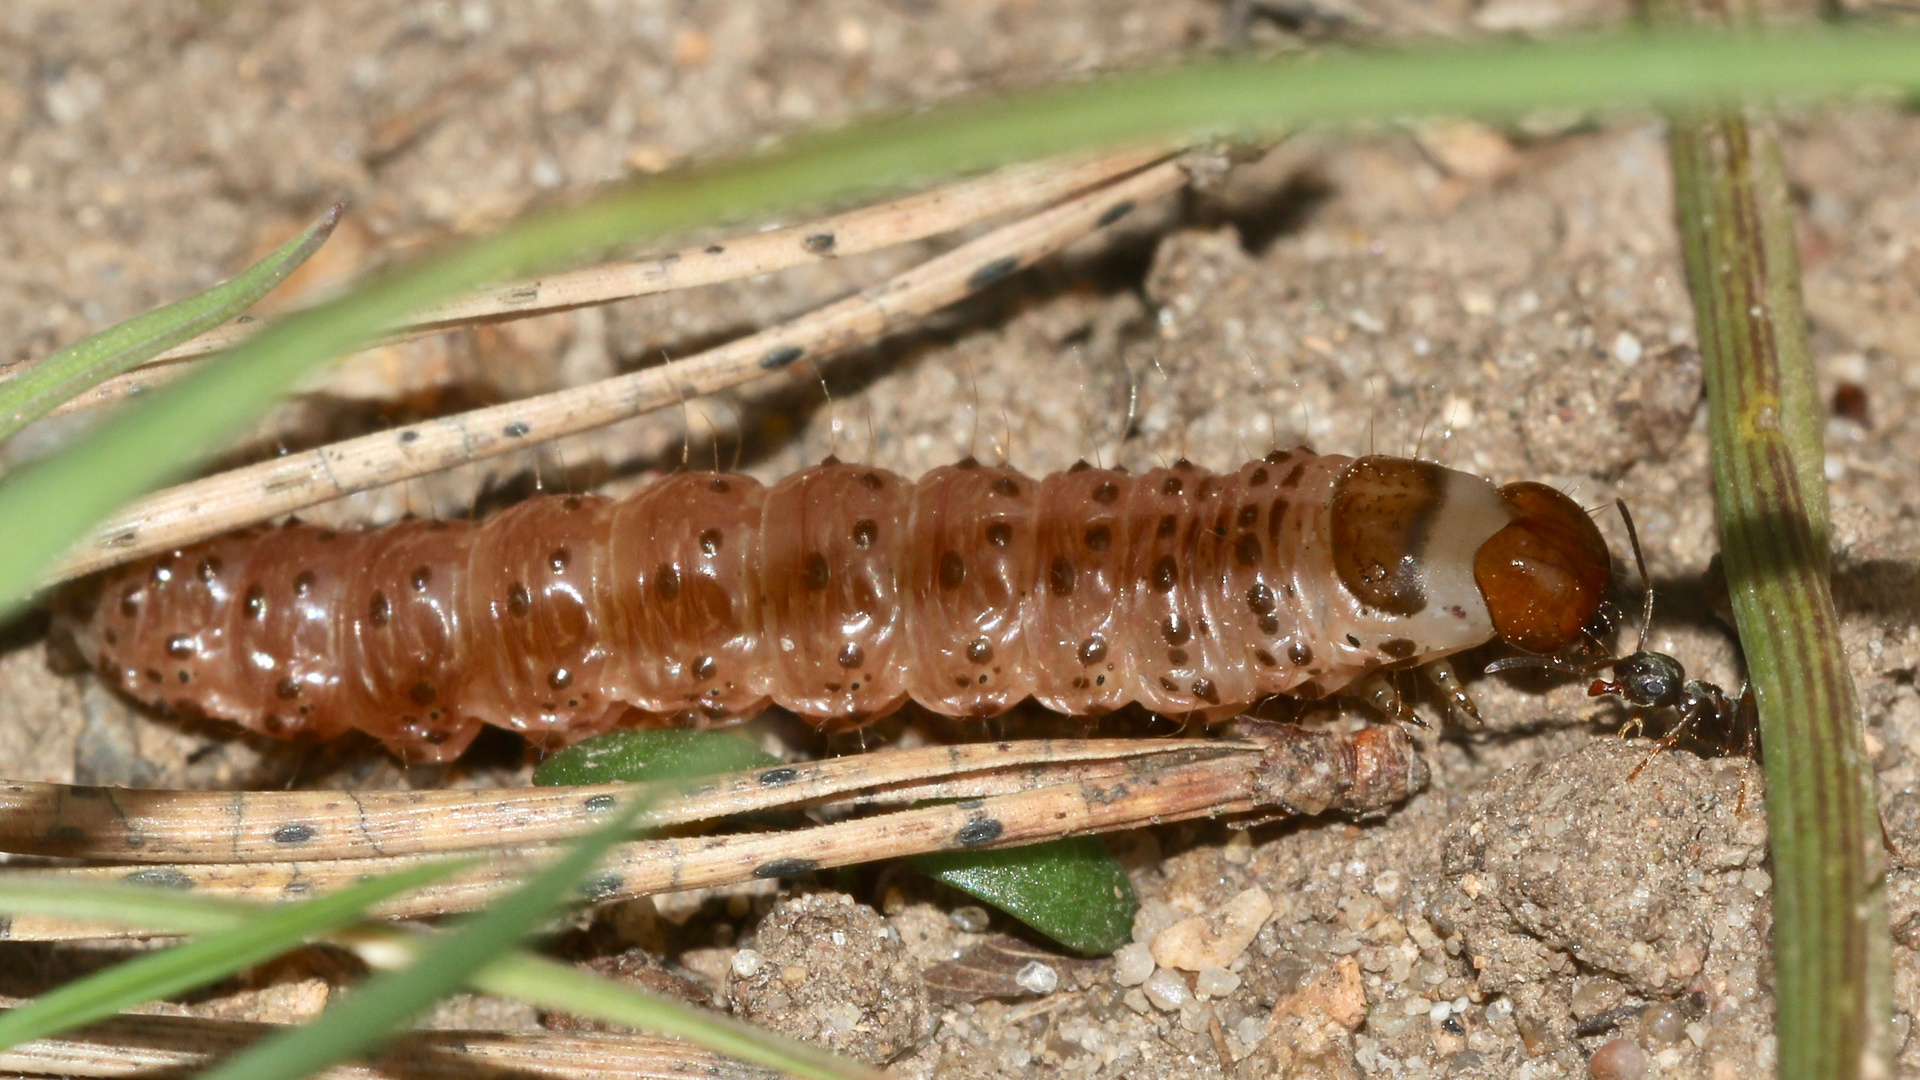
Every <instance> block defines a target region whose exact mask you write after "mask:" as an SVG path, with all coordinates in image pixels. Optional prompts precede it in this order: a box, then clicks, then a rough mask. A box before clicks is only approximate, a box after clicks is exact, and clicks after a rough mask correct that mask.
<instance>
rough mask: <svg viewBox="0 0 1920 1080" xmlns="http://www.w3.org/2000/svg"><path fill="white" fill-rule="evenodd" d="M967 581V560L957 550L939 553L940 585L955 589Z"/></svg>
mask: <svg viewBox="0 0 1920 1080" xmlns="http://www.w3.org/2000/svg"><path fill="white" fill-rule="evenodd" d="M966 583H967V561H966V560H965V559H963V558H961V557H960V553H959V552H957V551H947V552H942V553H941V555H940V587H941V588H943V589H957V588H959V587H960V586H962V585H964V584H966Z"/></svg>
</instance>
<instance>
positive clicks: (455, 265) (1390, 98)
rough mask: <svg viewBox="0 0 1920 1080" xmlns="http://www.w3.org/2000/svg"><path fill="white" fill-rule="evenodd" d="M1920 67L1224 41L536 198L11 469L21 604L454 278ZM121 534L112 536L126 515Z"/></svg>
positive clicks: (1723, 39)
mask: <svg viewBox="0 0 1920 1080" xmlns="http://www.w3.org/2000/svg"><path fill="white" fill-rule="evenodd" d="M1873 85H1882V86H1890V87H1903V88H1914V87H1917V86H1920V33H1917V32H1915V31H1912V30H1881V29H1878V28H1874V29H1858V28H1842V29H1825V28H1823V29H1803V30H1799V31H1796V32H1794V33H1791V34H1775V35H1757V34H1745V35H1732V34H1725V33H1709V32H1699V31H1669V32H1662V33H1657V34H1634V35H1613V36H1604V37H1595V38H1583V39H1575V40H1569V41H1563V42H1556V43H1542V44H1528V43H1512V42H1495V43H1489V44H1477V45H1471V46H1451V45H1450V46H1444V47H1438V48H1432V49H1428V50H1425V51H1418V52H1399V53H1386V52H1373V53H1354V54H1346V55H1335V56H1316V57H1314V58H1312V59H1311V60H1309V61H1299V60H1295V59H1291V58H1289V59H1286V60H1282V61H1214V62H1209V63H1200V64H1193V65H1189V66H1186V67H1181V68H1175V69H1172V70H1167V71H1160V72H1153V73H1146V74H1129V75H1122V76H1117V77H1112V78H1106V79H1098V80H1092V81H1088V82H1085V83H1077V84H1074V85H1071V86H1065V87H1054V88H1048V89H1043V90H1038V91H1032V92H1028V93H1024V94H1016V95H1011V96H1008V97H1006V98H1002V99H998V100H995V101H988V102H979V101H976V102H969V103H965V104H961V105H957V106H950V107H947V108H943V109H935V110H931V111H929V112H925V113H920V114H916V115H913V116H904V117H895V118H891V119H887V120H882V121H877V122H869V123H863V124H854V125H850V126H848V127H846V128H843V129H841V130H838V131H834V132H830V133H827V134H823V135H816V136H812V137H807V138H799V139H795V140H793V141H792V142H790V143H789V144H788V145H787V147H786V148H785V149H784V150H781V151H778V152H775V153H772V154H768V155H765V156H761V157H757V158H748V159H745V160H736V161H733V162H728V163H723V164H721V165H719V166H716V167H712V168H706V169H700V170H696V171H690V172H687V173H683V174H680V175H677V176H671V177H658V178H653V179H652V180H650V181H648V182H645V183H641V184H638V185H635V186H633V187H630V188H628V189H626V190H624V191H621V192H617V193H615V194H613V195H611V196H609V197H605V198H601V199H598V200H595V201H592V202H589V203H586V204H584V205H581V206H579V207H576V208H572V209H568V210H562V211H557V212H554V213H550V214H547V215H544V216H540V217H536V218H534V219H532V220H529V221H527V222H524V223H522V224H520V225H518V226H515V227H513V228H511V229H508V230H506V231H505V232H503V233H500V234H499V235H497V236H494V237H492V238H489V239H486V240H481V241H478V242H475V243H472V244H469V245H467V246H464V247H461V248H458V249H456V250H454V251H452V252H450V253H448V254H446V255H444V256H442V257H440V258H438V259H435V260H432V261H430V262H427V263H425V264H423V265H418V266H413V267H409V268H404V269H401V270H398V271H395V272H393V273H389V274H385V275H381V276H378V277H376V278H375V279H373V280H371V281H369V282H367V283H366V284H365V285H364V286H362V287H361V288H360V289H358V290H356V291H355V292H353V293H352V294H349V295H348V296H345V297H342V298H340V299H338V300H336V301H334V302H332V303H328V304H323V305H320V306H318V307H315V308H312V309H309V310H308V311H305V312H302V313H299V314H296V315H292V316H289V317H288V318H286V319H284V320H282V321H281V322H279V323H277V324H276V325H275V326H274V327H273V328H271V329H269V330H267V331H266V332H264V333H262V334H261V335H260V336H259V337H256V338H254V339H253V340H252V341H251V342H248V343H247V344H245V345H242V346H241V347H239V348H238V349H236V350H234V352H233V353H231V354H229V356H228V357H227V359H226V360H224V361H221V362H219V363H216V364H213V365H210V366H209V367H207V368H206V369H203V370H202V371H200V372H198V373H196V374H195V375H192V376H189V377H187V378H185V379H182V380H181V381H180V382H178V383H175V384H174V385H173V386H171V387H169V388H167V389H166V390H163V391H161V392H159V393H157V394H155V395H154V397H153V399H151V400H149V401H148V402H147V403H145V404H144V405H142V406H138V407H135V408H133V409H130V410H128V411H127V412H126V413H125V414H124V415H123V416H121V417H119V418H117V421H116V422H115V423H113V424H110V425H106V426H104V427H103V428H102V429H101V430H99V431H96V432H94V433H92V434H91V435H90V436H89V437H87V438H86V439H83V440H81V441H80V442H79V443H78V444H76V445H75V446H73V447H72V448H70V449H69V450H68V451H67V452H65V453H63V454H61V455H59V456H58V457H57V458H54V459H51V460H48V461H45V462H41V463H38V464H36V465H33V466H29V467H27V468H25V469H22V470H20V471H19V472H18V473H16V474H14V475H12V476H9V477H7V478H6V480H5V482H4V483H0V521H4V522H7V523H8V524H9V526H10V529H9V535H8V536H7V543H6V544H5V545H3V546H0V617H4V616H5V615H6V614H8V613H10V612H11V611H12V610H13V609H14V608H15V607H17V606H18V605H19V604H20V603H22V602H23V601H24V600H25V599H26V597H27V596H28V595H29V594H30V593H31V592H32V591H33V589H34V588H35V585H36V582H37V581H38V579H39V575H40V574H41V573H42V571H43V569H44V568H45V567H46V566H47V565H48V564H49V563H50V562H51V561H52V560H53V559H54V558H56V557H57V556H58V555H59V554H60V553H61V552H62V551H63V550H65V549H66V548H67V547H68V546H70V545H71V544H73V543H74V542H75V541H77V540H79V539H81V538H82V537H83V536H84V535H85V533H86V531H87V529H88V527H89V526H91V525H92V524H93V523H95V522H97V521H99V520H100V519H101V518H102V517H104V516H105V515H106V514H107V513H108V512H110V511H111V510H112V509H114V508H115V507H116V506H119V505H120V504H122V503H123V502H125V501H126V500H128V499H130V498H132V497H133V496H135V495H137V494H139V493H141V492H143V491H146V490H148V489H150V488H152V487H154V486H156V485H158V484H160V483H162V482H164V481H166V480H168V479H170V478H172V477H174V476H176V475H178V474H179V473H180V472H182V471H183V470H185V469H187V468H188V467H190V466H191V465H192V464H193V463H194V462H197V461H200V460H202V459H203V458H205V457H206V456H207V455H209V454H210V453H212V452H213V451H215V450H216V449H217V448H218V447H220V446H221V445H223V444H224V443H225V442H226V441H227V440H228V439H230V438H231V437H232V436H233V434H234V433H235V432H237V431H238V430H240V428H241V426H242V425H243V424H245V423H246V422H247V421H248V420H250V419H251V418H252V417H254V416H255V415H257V414H258V413H259V412H261V411H262V410H264V409H265V408H266V407H267V406H268V405H269V404H270V403H271V402H272V401H273V400H274V399H275V398H276V397H278V396H279V395H280V394H281V393H282V392H284V390H285V389H286V387H288V386H289V385H291V383H292V382H293V381H294V380H295V379H297V378H298V377H300V376H301V375H303V374H305V373H306V372H307V371H309V370H310V369H312V368H313V367H315V366H317V365H318V364H321V363H323V362H325V361H327V360H329V359H332V358H333V357H336V356H338V355H340V354H341V353H343V352H346V351H347V350H349V349H352V348H354V347H355V346H358V345H360V344H362V343H364V342H367V341H369V340H371V339H372V338H373V337H374V336H376V335H377V334H379V333H380V332H381V331H382V330H383V329H384V328H386V327H388V326H391V325H396V324H398V323H399V322H400V321H401V320H402V319H404V318H405V317H406V316H407V315H408V314H409V313H411V312H414V311H418V310H421V309H423V308H425V307H427V306H428V305H429V304H431V303H433V302H434V301H436V300H439V299H442V298H444V297H447V296H450V295H452V294H453V293H455V292H457V291H459V290H461V289H464V288H470V287H474V286H477V285H480V284H483V283H485V282H488V281H499V280H504V279H507V278H510V277H514V276H518V275H523V274H528V273H533V272H536V271H538V270H541V269H543V268H547V267H550V266H553V265H555V264H557V263H559V262H562V261H564V260H567V259H570V258H578V257H581V256H584V255H589V254H592V253H595V252H599V251H604V250H607V249H608V248H610V247H612V246H614V245H617V244H621V243H626V242H629V241H633V240H637V239H641V238H645V237H651V236H656V235H659V234H660V233H662V232H664V231H666V230H668V229H671V228H677V227H685V226H689V225H693V224H697V223H700V222H707V221H714V220H719V219H723V218H738V217H743V216H747V215H750V214H754V213H761V212H766V211H769V210H773V209H777V208H779V207H783V206H791V205H795V204H800V203H805V202H810V201H818V200H821V199H825V198H829V197H834V196H838V195H843V194H847V193H849V192H851V191H856V190H871V189H874V188H876V187H883V186H897V185H900V184H903V183H906V182H909V181H913V180H924V179H926V178H929V177H931V176H935V175H943V174H951V173H954V172H958V171H963V170H967V169H976V168H983V167H986V166H990V165H996V164H1000V163H1004V162H1007V161H1012V160H1019V159H1023V158H1033V157H1039V156H1044V155H1048V154H1055V153H1059V152H1062V151H1066V150H1070V149H1074V148H1079V147H1088V146H1097V145H1102V144H1109V143H1115V142H1121V141H1125V140H1128V139H1138V138H1164V137H1166V136H1169V135H1182V134H1184V135H1193V136H1199V135H1212V134H1218V133H1221V132H1230V131H1236V130H1242V131H1244V130H1253V129H1259V130H1274V129H1277V128H1283V127H1287V126H1291V125H1295V124H1299V123H1303V122H1308V121H1314V120H1323V121H1337V122H1347V121H1354V120H1361V119H1368V118H1376V117H1391V116H1397V115H1405V114H1418V115H1434V114H1442V113H1478V114H1489V115H1511V114H1515V113H1518V112H1520V111H1523V110H1526V109H1532V108H1542V107H1554V106H1589V105H1647V104H1659V105H1669V104H1681V103H1686V102H1690V101H1702V100H1709V99H1722V98H1724V97H1726V96H1727V95H1729V94H1737V93H1743V92H1744V93H1795V94H1820V93H1832V92H1835V91H1838V90H1841V89H1845V88H1855V87H1862V86H1873ZM102 542H105V543H112V542H113V538H111V537H106V538H103V539H102Z"/></svg>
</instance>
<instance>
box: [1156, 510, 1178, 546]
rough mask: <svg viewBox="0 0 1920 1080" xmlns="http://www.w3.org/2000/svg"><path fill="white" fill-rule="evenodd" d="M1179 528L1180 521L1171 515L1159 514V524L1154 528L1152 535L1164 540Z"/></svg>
mask: <svg viewBox="0 0 1920 1080" xmlns="http://www.w3.org/2000/svg"><path fill="white" fill-rule="evenodd" d="M1179 527H1180V520H1179V519H1178V518H1176V517H1174V516H1173V515H1172V514H1161V515H1160V524H1159V525H1158V526H1156V527H1155V528H1154V530H1153V535H1155V536H1157V537H1159V538H1160V539H1162V540H1164V539H1166V538H1167V537H1169V536H1172V535H1173V533H1174V530H1176V529H1178V528H1179Z"/></svg>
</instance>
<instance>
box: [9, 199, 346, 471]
mask: <svg viewBox="0 0 1920 1080" xmlns="http://www.w3.org/2000/svg"><path fill="white" fill-rule="evenodd" d="M342 209H343V207H342V206H341V205H340V204H338V203H335V204H334V205H333V206H332V207H331V208H329V209H328V210H327V212H326V213H325V214H323V215H321V217H320V220H318V221H316V222H314V223H313V224H312V225H309V226H307V231H306V232H303V233H301V234H300V235H299V236H296V237H294V238H293V239H292V240H289V241H287V242H286V243H285V244H284V245H282V246H281V247H280V249H279V250H277V251H275V252H274V253H273V254H271V255H268V256H267V257H266V258H264V259H261V260H260V261H259V262H257V263H255V264H253V265H252V266H250V267H248V268H247V269H246V270H244V271H242V272H241V273H240V274H239V275H237V276H236V277H234V278H233V279H232V280H230V281H227V282H225V283H223V284H220V285H215V286H214V287H213V288H211V289H208V290H207V291H206V292H203V293H200V294H199V295H197V296H190V297H188V298H187V299H185V300H181V301H178V302H177V303H172V304H168V305H167V306H166V307H163V308H160V309H159V310H157V311H150V312H148V313H147V314H145V315H141V316H139V317H138V318H133V319H128V320H127V321H126V322H123V323H120V324H119V325H117V326H113V327H109V328H108V329H105V330H102V331H100V332H99V333H97V334H95V335H93V336H92V337H89V338H84V339H82V340H80V341H76V342H74V343H73V344H71V345H69V346H67V347H66V348H64V349H61V350H60V351H59V352H57V353H54V354H53V355H52V356H49V357H47V358H45V359H44V360H41V361H40V362H38V363H36V364H33V365H32V366H30V367H28V368H27V369H26V370H24V371H22V372H20V373H19V374H18V375H15V376H14V377H13V378H11V379H8V380H7V381H6V382H3V383H0V442H4V441H5V440H7V439H9V438H11V437H12V436H13V435H14V433H16V432H18V431H19V430H20V429H21V428H23V427H26V426H27V425H28V424H30V423H32V422H34V421H35V420H38V419H39V418H41V417H42V416H45V415H46V414H47V413H49V412H51V411H53V409H54V408H55V407H56V406H58V405H60V403H62V402H64V401H68V400H70V399H72V398H74V397H77V396H79V395H80V394H81V393H82V392H83V391H85V390H87V389H89V388H91V387H93V386H96V385H98V384H100V383H102V382H105V381H106V380H108V379H110V378H112V377H114V376H115V375H118V374H120V373H121V372H123V371H127V370H129V369H131V368H133V367H135V366H136V365H138V364H140V363H142V362H144V361H146V360H148V359H150V358H152V357H155V356H158V355H159V354H161V353H163V352H165V351H167V350H168V349H170V348H172V347H174V346H175V345H178V344H180V343H181V342H183V341H185V340H187V339H188V338H191V337H194V336H196V335H198V334H200V333H203V332H205V331H207V330H211V329H213V328H214V327H216V326H219V325H220V324H221V323H223V322H226V321H227V320H228V319H231V318H233V317H234V316H236V315H239V314H240V313H241V312H243V311H245V310H247V309H248V308H250V307H252V306H253V305H254V302H255V301H257V300H259V299H260V298H261V297H263V296H265V295H267V294H268V293H270V292H272V291H273V289H274V287H275V286H277V285H279V284H280V283H281V282H282V281H285V280H286V279H287V275H288V274H291V273H293V272H294V270H296V269H298V268H299V266H300V264H301V263H304V262H306V261H307V258H308V257H309V256H311V255H312V254H313V253H314V252H316V251H318V250H320V245H321V244H324V243H326V241H327V237H329V236H331V235H333V227H334V226H335V225H337V224H339V222H340V214H341V211H342Z"/></svg>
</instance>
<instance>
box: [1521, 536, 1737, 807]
mask: <svg viewBox="0 0 1920 1080" xmlns="http://www.w3.org/2000/svg"><path fill="white" fill-rule="evenodd" d="M1614 505H1615V507H1617V508H1618V509H1619V511H1620V520H1621V521H1622V522H1624V523H1625V524H1626V527H1627V539H1628V541H1629V542H1630V543H1631V544H1632V546H1633V561H1634V564H1635V566H1636V567H1637V568H1638V570H1639V573H1640V581H1641V583H1642V585H1643V586H1644V587H1645V589H1646V594H1645V600H1644V602H1643V604H1642V605H1641V609H1640V627H1639V633H1638V635H1637V636H1636V637H1635V639H1634V644H1633V651H1632V652H1630V653H1627V654H1625V655H1623V656H1607V655H1602V656H1589V657H1585V658H1579V659H1573V658H1568V657H1560V656H1510V657H1506V658H1503V659H1500V660H1495V661H1494V662H1493V663H1491V664H1488V665H1487V667H1486V672H1487V674H1493V673H1495V672H1500V671H1512V670H1514V669H1516V668H1545V669H1547V670H1549V671H1563V672H1566V673H1568V674H1570V675H1575V676H1579V677H1581V678H1585V677H1587V676H1589V675H1595V674H1597V673H1598V672H1600V671H1601V670H1602V669H1606V668H1611V669H1613V678H1611V679H1600V678H1596V679H1594V681H1593V685H1591V686H1589V687H1588V688H1587V695H1588V696H1589V697H1604V696H1608V695H1612V696H1616V697H1618V698H1620V699H1621V700H1622V701H1624V702H1626V703H1627V707H1628V717H1629V718H1628V720H1627V722H1626V723H1625V724H1624V725H1622V726H1621V728H1620V734H1621V736H1622V737H1625V736H1627V735H1628V734H1629V733H1632V734H1634V735H1638V734H1641V733H1642V732H1643V731H1644V730H1645V725H1646V714H1647V712H1648V711H1649V710H1652V709H1665V708H1671V709H1673V710H1675V712H1676V713H1677V714H1678V715H1679V720H1678V721H1677V722H1676V723H1675V724H1674V725H1673V727H1672V728H1670V729H1669V730H1668V731H1667V733H1666V734H1665V735H1664V736H1662V737H1661V738H1660V740H1659V741H1658V743H1657V745H1656V746H1655V748H1654V752H1653V754H1651V755H1649V756H1648V757H1647V759H1646V760H1645V761H1642V762H1641V763H1640V764H1638V765H1636V766H1634V769H1633V772H1631V773H1629V774H1628V776H1627V778H1628V779H1629V780H1631V779H1633V778H1634V777H1637V776H1639V775H1640V770H1641V769H1644V768H1646V767H1647V764H1648V763H1649V762H1651V761H1652V760H1653V759H1654V758H1655V757H1658V756H1659V755H1660V754H1662V753H1664V752H1666V751H1668V750H1671V749H1673V748H1674V747H1675V746H1677V745H1679V744H1680V741H1681V740H1682V739H1684V738H1686V737H1687V735H1688V734H1690V733H1692V732H1694V731H1695V730H1696V729H1702V730H1707V731H1713V732H1717V733H1718V734H1719V735H1720V736H1721V738H1722V740H1723V741H1722V743H1721V745H1720V750H1721V751H1722V752H1723V753H1730V752H1732V742H1733V740H1734V739H1735V738H1736V737H1738V738H1740V739H1741V740H1742V743H1741V746H1740V752H1741V753H1742V754H1743V755H1744V756H1746V757H1748V758H1753V759H1758V758H1759V752H1760V746H1759V724H1758V723H1757V717H1756V716H1755V712H1754V703H1753V692H1752V689H1751V687H1750V686H1748V685H1747V684H1744V683H1743V684H1742V685H1741V687H1740V692H1739V694H1737V695H1734V696H1731V697H1730V696H1728V694H1727V692H1726V691H1725V690H1722V689H1721V688H1720V687H1718V686H1716V685H1714V684H1713V683H1710V682H1707V681H1705V680H1703V679H1689V678H1687V669H1686V667H1685V666H1684V665H1682V664H1681V663H1680V661H1679V660H1676V659H1674V658H1673V657H1671V656H1668V655H1667V654H1666V653H1658V652H1653V651H1651V650H1649V649H1647V648H1646V643H1647V632H1648V630H1649V629H1650V628H1651V627H1652V624H1653V578H1652V577H1651V576H1649V575H1648V573H1647V559H1646V555H1645V554H1644V553H1643V552H1642V551H1641V548H1640V533H1639V531H1638V530H1637V529H1635V528H1634V526H1633V515H1632V514H1631V513H1629V512H1628V511H1627V504H1626V502H1625V501H1623V500H1622V501H1616V502H1615V504H1614ZM1608 606H1609V607H1610V606H1611V605H1608ZM1596 622H1597V623H1599V627H1598V628H1597V629H1598V632H1597V633H1595V634H1592V635H1590V636H1591V638H1592V639H1593V640H1596V641H1597V640H1598V638H1599V637H1601V636H1603V635H1604V634H1606V633H1607V632H1610V631H1611V629H1612V622H1613V617H1612V615H1611V614H1610V613H1607V614H1603V615H1602V616H1601V618H1600V619H1598V620H1596ZM1745 794H1746V793H1745V791H1744V788H1743V790H1742V792H1741V802H1742V803H1743V804H1744V803H1745V801H1746V799H1745Z"/></svg>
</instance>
